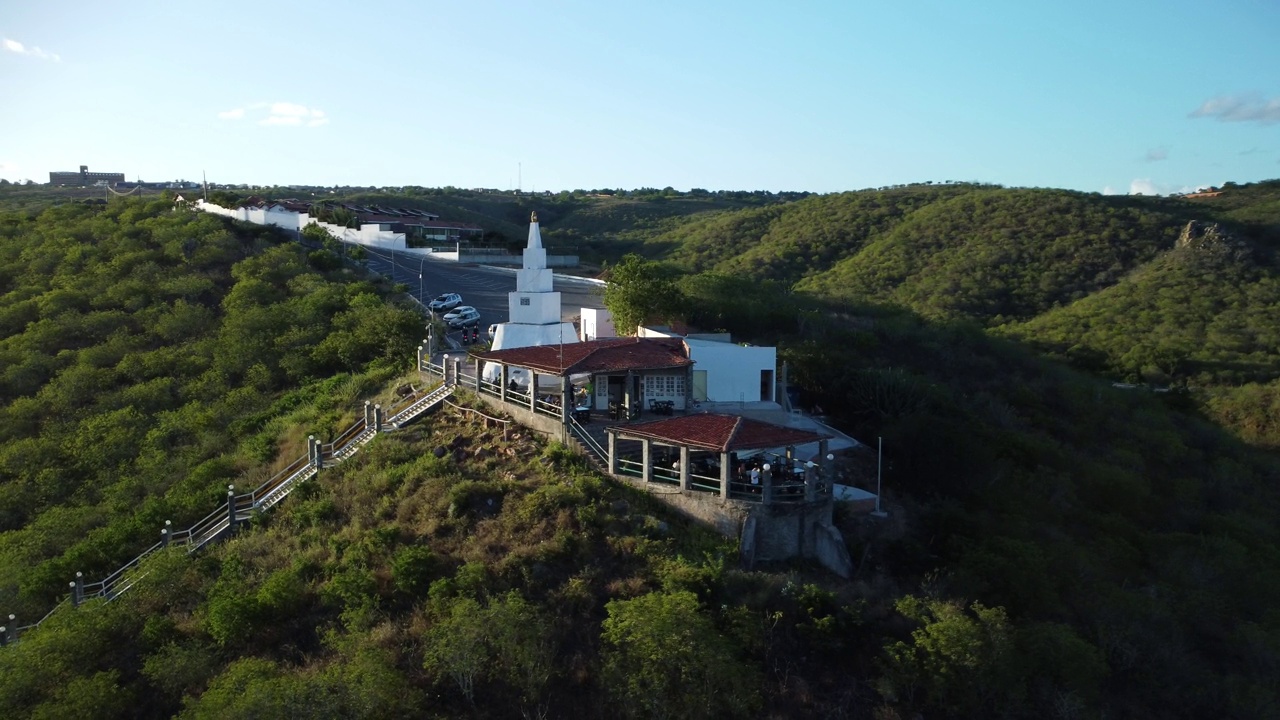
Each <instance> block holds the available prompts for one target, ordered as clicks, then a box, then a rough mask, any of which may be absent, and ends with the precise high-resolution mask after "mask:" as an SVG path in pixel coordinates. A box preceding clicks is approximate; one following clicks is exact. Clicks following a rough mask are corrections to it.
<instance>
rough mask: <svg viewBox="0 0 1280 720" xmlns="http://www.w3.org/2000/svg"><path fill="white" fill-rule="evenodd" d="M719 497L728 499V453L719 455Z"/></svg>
mask: <svg viewBox="0 0 1280 720" xmlns="http://www.w3.org/2000/svg"><path fill="white" fill-rule="evenodd" d="M720 497H722V498H725V499H726V500H727V499H728V498H729V452H728V451H727V450H726V451H725V452H722V453H720Z"/></svg>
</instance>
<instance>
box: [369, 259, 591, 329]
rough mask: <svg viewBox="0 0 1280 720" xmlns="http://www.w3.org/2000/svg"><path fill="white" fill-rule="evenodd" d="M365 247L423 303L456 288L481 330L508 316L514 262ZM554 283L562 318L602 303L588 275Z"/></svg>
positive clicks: (373, 266) (374, 266)
mask: <svg viewBox="0 0 1280 720" xmlns="http://www.w3.org/2000/svg"><path fill="white" fill-rule="evenodd" d="M364 251H365V253H366V254H367V256H368V258H369V261H368V267H369V269H370V270H373V271H374V272H377V273H381V274H383V275H386V276H387V277H390V278H392V279H393V280H394V281H395V282H398V283H403V284H404V285H405V286H406V287H407V288H408V290H409V294H410V295H413V296H414V297H415V298H417V299H418V300H419V301H420V302H421V303H422V304H423V305H425V304H427V303H428V302H431V299H432V298H434V297H436V296H437V295H440V294H442V293H447V292H456V293H458V294H459V295H461V296H462V304H463V305H471V306H473V307H474V308H475V309H477V310H479V311H480V328H481V332H483V331H484V329H485V328H487V327H488V326H489V325H491V324H493V323H500V322H506V321H507V320H509V319H510V316H509V314H508V305H507V294H508V293H510V292H512V291H514V290H515V289H516V273H515V269H514V268H511V269H507V268H498V267H491V266H484V265H459V264H458V263H456V262H452V261H448V260H436V259H432V258H431V256H430V255H419V254H416V253H405V252H396V251H391V250H379V249H374V248H370V247H365V248H364ZM552 287H553V289H554V290H556V291H558V292H559V293H560V317H561V319H563V320H565V321H570V322H572V321H574V320H576V319H577V318H578V316H579V315H580V314H581V311H582V310H581V309H582V308H584V307H588V308H603V307H604V303H603V302H602V297H601V295H600V292H601V290H602V288H601V287H600V286H599V285H597V284H594V283H592V282H590V281H587V280H582V279H578V278H568V277H562V276H556V277H555V280H554V282H553V284H552Z"/></svg>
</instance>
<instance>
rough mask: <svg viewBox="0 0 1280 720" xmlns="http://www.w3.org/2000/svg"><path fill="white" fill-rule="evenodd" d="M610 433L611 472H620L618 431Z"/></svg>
mask: <svg viewBox="0 0 1280 720" xmlns="http://www.w3.org/2000/svg"><path fill="white" fill-rule="evenodd" d="M608 435H609V474H610V475H617V474H618V436H617V434H616V433H608Z"/></svg>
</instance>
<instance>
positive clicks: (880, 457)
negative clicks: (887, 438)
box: [876, 437, 884, 515]
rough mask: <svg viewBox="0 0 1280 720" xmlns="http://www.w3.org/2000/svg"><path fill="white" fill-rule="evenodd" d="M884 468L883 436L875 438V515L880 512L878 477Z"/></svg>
mask: <svg viewBox="0 0 1280 720" xmlns="http://www.w3.org/2000/svg"><path fill="white" fill-rule="evenodd" d="M883 468H884V438H883V437H877V438H876V515H879V514H880V478H881V476H882V470H883Z"/></svg>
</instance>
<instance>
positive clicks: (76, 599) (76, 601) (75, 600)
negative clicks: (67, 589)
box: [71, 580, 80, 610]
mask: <svg viewBox="0 0 1280 720" xmlns="http://www.w3.org/2000/svg"><path fill="white" fill-rule="evenodd" d="M79 589H80V588H78V587H76V581H75V580H72V581H71V608H72V609H73V610H74V609H75V608H78V607H80V593H79V592H77V590H79Z"/></svg>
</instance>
